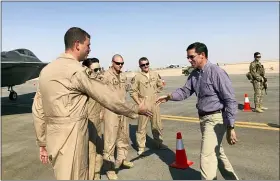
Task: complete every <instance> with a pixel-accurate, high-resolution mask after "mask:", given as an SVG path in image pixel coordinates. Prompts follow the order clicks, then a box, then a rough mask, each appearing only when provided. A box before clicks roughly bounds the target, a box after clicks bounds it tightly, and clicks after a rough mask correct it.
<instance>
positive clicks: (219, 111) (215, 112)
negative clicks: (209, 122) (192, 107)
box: [198, 110, 222, 117]
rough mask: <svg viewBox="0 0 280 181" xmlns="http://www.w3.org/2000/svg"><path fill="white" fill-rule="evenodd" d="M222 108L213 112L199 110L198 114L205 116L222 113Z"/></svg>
mask: <svg viewBox="0 0 280 181" xmlns="http://www.w3.org/2000/svg"><path fill="white" fill-rule="evenodd" d="M221 112H222V110H217V111H211V112H199V113H198V115H199V116H200V117H203V116H207V115H211V114H217V113H221Z"/></svg>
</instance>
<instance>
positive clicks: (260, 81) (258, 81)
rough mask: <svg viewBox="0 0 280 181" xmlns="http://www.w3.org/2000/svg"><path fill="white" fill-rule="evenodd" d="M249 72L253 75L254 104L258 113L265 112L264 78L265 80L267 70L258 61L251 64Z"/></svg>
mask: <svg viewBox="0 0 280 181" xmlns="http://www.w3.org/2000/svg"><path fill="white" fill-rule="evenodd" d="M249 71H250V73H251V75H252V81H251V83H252V84H253V88H254V92H255V93H254V103H255V110H256V112H263V110H264V109H267V108H265V107H263V104H262V103H263V95H264V91H265V90H264V78H265V69H264V67H263V65H262V64H261V63H260V62H259V61H258V60H254V61H253V62H251V63H250V68H249Z"/></svg>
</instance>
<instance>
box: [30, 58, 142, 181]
mask: <svg viewBox="0 0 280 181" xmlns="http://www.w3.org/2000/svg"><path fill="white" fill-rule="evenodd" d="M117 96H118V94H117V93H116V92H114V91H112V90H110V89H109V87H108V86H106V85H105V84H103V83H102V82H101V81H100V80H98V79H97V74H96V73H94V72H93V71H91V70H90V69H88V68H87V69H85V68H83V67H82V66H81V64H80V63H79V62H78V61H77V60H76V59H75V58H74V57H73V56H71V55H70V54H66V53H63V54H62V55H60V56H59V57H58V58H57V59H56V60H54V61H53V62H51V63H49V64H48V65H47V66H46V67H45V68H44V69H43V70H42V71H41V73H40V76H39V86H38V90H37V92H36V95H35V97H34V102H33V106H32V113H33V119H34V126H35V131H36V137H37V144H38V145H39V146H46V148H47V152H48V155H49V161H50V162H51V164H52V166H53V169H54V174H55V177H56V179H57V180H86V179H88V142H89V137H88V100H89V97H91V98H92V99H94V100H96V101H97V102H98V103H100V104H101V105H102V106H104V107H106V108H108V109H110V110H111V111H114V112H116V113H117V114H123V115H125V116H128V117H130V118H132V119H135V118H137V117H138V114H137V113H136V112H138V106H136V105H128V104H127V103H126V102H124V101H123V100H120V99H116V97H117Z"/></svg>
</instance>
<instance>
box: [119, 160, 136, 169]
mask: <svg viewBox="0 0 280 181" xmlns="http://www.w3.org/2000/svg"><path fill="white" fill-rule="evenodd" d="M121 166H123V167H125V168H132V167H133V166H134V164H133V163H132V162H129V161H126V160H123V161H116V163H115V169H118V168H120V167H121Z"/></svg>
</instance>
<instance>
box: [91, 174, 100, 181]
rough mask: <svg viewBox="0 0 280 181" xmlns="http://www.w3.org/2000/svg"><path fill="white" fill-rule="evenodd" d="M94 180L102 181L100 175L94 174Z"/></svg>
mask: <svg viewBox="0 0 280 181" xmlns="http://www.w3.org/2000/svg"><path fill="white" fill-rule="evenodd" d="M93 180H101V176H100V173H95V174H94V179H93Z"/></svg>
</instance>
